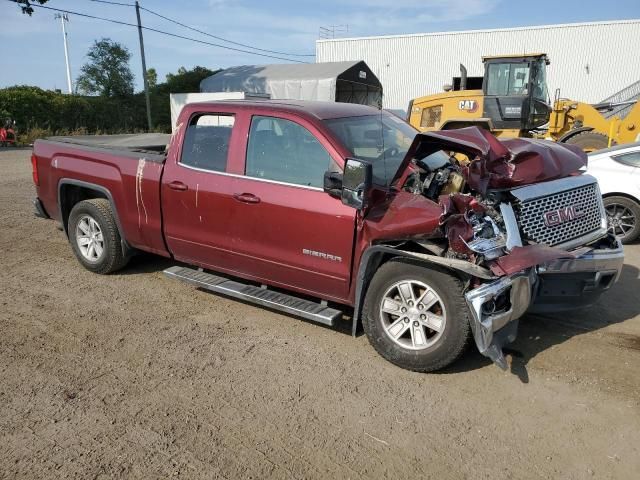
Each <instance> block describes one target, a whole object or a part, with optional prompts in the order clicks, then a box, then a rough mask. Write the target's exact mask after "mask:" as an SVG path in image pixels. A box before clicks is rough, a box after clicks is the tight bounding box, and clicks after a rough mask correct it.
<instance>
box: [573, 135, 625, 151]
mask: <svg viewBox="0 0 640 480" xmlns="http://www.w3.org/2000/svg"><path fill="white" fill-rule="evenodd" d="M564 143H567V144H569V145H575V146H577V147H580V148H581V149H582V150H584V152H585V153H591V152H595V151H596V150H602V149H603V148H608V147H609V137H607V136H606V135H603V134H602V133H598V132H580V133H577V134H575V135H574V136H572V137H570V138H569V139H567V141H566V142H564ZM615 144H616V142H611V145H615Z"/></svg>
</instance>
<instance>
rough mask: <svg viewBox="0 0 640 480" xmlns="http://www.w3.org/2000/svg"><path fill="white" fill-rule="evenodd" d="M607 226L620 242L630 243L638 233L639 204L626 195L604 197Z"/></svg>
mask: <svg viewBox="0 0 640 480" xmlns="http://www.w3.org/2000/svg"><path fill="white" fill-rule="evenodd" d="M604 208H605V210H606V212H607V226H608V227H609V232H611V233H613V234H614V235H615V236H616V237H618V238H619V239H620V241H621V242H622V243H631V242H633V241H634V240H635V239H636V238H638V236H639V235H640V205H638V203H636V202H634V201H633V200H631V199H630V198H627V197H616V196H614V197H606V198H605V199H604Z"/></svg>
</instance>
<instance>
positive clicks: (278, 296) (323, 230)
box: [32, 101, 623, 371]
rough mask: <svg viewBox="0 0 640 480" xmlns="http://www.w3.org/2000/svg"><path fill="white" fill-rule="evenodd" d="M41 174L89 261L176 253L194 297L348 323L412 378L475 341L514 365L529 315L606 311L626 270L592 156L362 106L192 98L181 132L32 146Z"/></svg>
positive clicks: (179, 272) (110, 262)
mask: <svg viewBox="0 0 640 480" xmlns="http://www.w3.org/2000/svg"><path fill="white" fill-rule="evenodd" d="M167 144H168V145H167ZM32 164H33V180H34V182H35V185H36V190H37V198H36V200H35V208H36V214H37V215H38V216H40V217H44V218H53V219H55V220H57V221H58V222H60V223H61V224H62V227H63V229H64V231H65V233H66V235H67V237H68V238H69V241H70V243H71V247H72V249H73V252H74V254H75V256H76V257H77V259H78V260H79V261H80V263H81V264H82V265H83V266H84V267H85V268H87V269H89V270H91V271H93V272H96V273H102V274H106V273H111V272H114V271H116V270H118V269H120V268H122V267H124V266H125V265H126V263H127V260H128V259H129V258H130V256H131V255H132V254H134V253H135V252H136V251H138V250H144V251H147V252H152V253H155V254H158V255H162V256H164V257H170V258H172V259H175V260H176V261H179V262H182V263H183V264H186V265H190V266H193V267H189V266H182V265H177V266H175V267H171V268H169V269H167V270H166V271H165V273H166V274H167V275H168V276H169V277H172V278H177V279H180V280H183V281H186V282H190V283H192V284H194V285H196V286H198V287H200V288H204V289H208V290H211V291H214V292H218V293H221V294H224V295H228V296H231V297H235V298H239V299H243V300H246V301H250V302H255V303H257V304H260V305H263V306H266V307H269V308H273V309H277V310H281V311H284V312H287V313H289V314H293V315H297V316H300V317H303V318H306V319H308V320H312V321H316V322H320V323H323V324H327V325H334V324H335V323H336V322H338V321H343V320H345V317H347V321H348V318H349V317H350V320H351V322H352V328H353V333H354V335H355V333H356V331H357V329H358V326H359V325H360V324H362V326H363V327H364V331H365V332H366V335H367V337H368V339H369V341H370V342H371V344H372V345H373V347H375V349H376V350H377V351H378V352H379V353H380V354H381V355H382V356H383V357H385V358H386V359H388V360H389V361H391V362H393V363H394V364H396V365H399V366H401V367H403V368H407V369H412V370H416V371H432V370H436V369H441V368H443V367H445V366H447V365H448V364H450V363H451V362H453V361H454V360H455V359H456V358H458V357H459V355H460V354H461V352H462V351H463V349H464V348H465V346H466V345H467V343H468V341H469V340H470V339H471V338H473V339H474V340H475V343H476V345H477V347H478V349H479V351H480V352H481V353H482V354H484V355H486V356H488V357H489V358H491V359H492V360H493V361H494V362H496V363H497V364H498V365H499V366H501V367H502V368H506V361H505V358H504V355H503V352H502V347H503V345H505V344H506V343H508V342H511V341H513V340H514V339H515V337H516V333H517V326H518V318H519V317H520V316H521V315H523V314H524V313H525V312H526V311H530V310H546V311H555V310H562V309H566V308H574V307H582V306H585V305H588V304H590V303H593V302H594V301H596V300H597V298H598V296H599V295H600V294H601V293H602V292H604V291H605V290H607V289H608V288H609V287H611V285H612V284H613V283H614V282H615V281H616V280H617V278H618V276H619V273H620V270H621V268H622V264H623V251H622V246H621V244H620V242H619V241H617V239H616V238H614V237H612V236H611V235H608V234H607V228H606V227H607V226H606V220H605V212H604V208H603V205H602V199H601V197H600V193H599V190H598V184H597V182H596V180H595V179H594V178H593V177H590V176H588V175H586V174H584V167H585V165H586V157H585V155H584V154H583V153H582V152H581V151H579V150H577V149H573V148H572V147H571V146H565V145H560V144H555V143H550V142H544V141H538V140H525V139H510V140H502V141H500V140H498V139H496V138H495V137H493V136H491V134H489V133H488V132H485V131H482V130H479V129H477V128H475V127H474V128H466V129H461V130H455V131H442V132H431V133H424V134H418V132H417V131H416V130H414V129H413V128H412V127H411V126H409V125H408V124H406V123H405V122H404V121H403V120H401V119H399V118H397V117H395V116H393V115H391V114H389V113H386V112H381V111H379V110H375V109H372V108H369V107H365V106H361V105H352V104H344V103H320V102H297V101H255V102H251V101H221V102H214V103H201V104H191V105H187V106H186V107H185V108H184V109H183V111H182V113H181V115H180V117H179V120H178V127H177V130H176V131H175V133H174V134H173V135H172V136H171V137H169V136H167V137H166V138H162V137H160V138H157V136H156V137H153V136H151V137H150V136H146V135H143V136H115V137H111V136H108V137H92V138H78V137H68V138H57V139H56V138H52V139H47V140H39V141H37V142H36V143H35V145H34V148H33V156H32ZM214 272H215V273H214Z"/></svg>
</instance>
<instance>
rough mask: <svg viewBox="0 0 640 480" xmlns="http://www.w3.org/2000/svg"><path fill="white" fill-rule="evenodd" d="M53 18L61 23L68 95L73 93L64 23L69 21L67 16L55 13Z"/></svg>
mask: <svg viewBox="0 0 640 480" xmlns="http://www.w3.org/2000/svg"><path fill="white" fill-rule="evenodd" d="M53 18H55V19H58V18H59V19H60V22H61V23H62V36H63V38H64V61H65V63H66V65H67V88H68V89H69V93H73V86H72V85H71V65H69V45H67V29H66V27H65V23H66V22H68V21H69V15H67V14H66V12H65V13H56V14H55V15H54V16H53Z"/></svg>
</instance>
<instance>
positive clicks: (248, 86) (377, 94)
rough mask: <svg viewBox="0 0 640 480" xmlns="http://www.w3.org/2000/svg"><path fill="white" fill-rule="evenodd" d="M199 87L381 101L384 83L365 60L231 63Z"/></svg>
mask: <svg viewBox="0 0 640 480" xmlns="http://www.w3.org/2000/svg"><path fill="white" fill-rule="evenodd" d="M200 91H201V92H247V93H254V94H269V95H270V96H271V98H272V99H289V100H321V101H331V102H345V103H360V104H364V105H371V106H374V107H377V108H380V107H381V105H382V84H381V83H380V81H379V80H378V78H377V77H376V76H375V75H374V74H373V72H372V71H371V69H370V68H369V67H368V66H367V64H366V63H365V62H363V61H349V62H327V63H305V64H273V65H243V66H240V67H231V68H227V69H226V70H222V71H221V72H218V73H216V74H215V75H212V76H210V77H208V78H205V79H204V80H202V81H201V82H200Z"/></svg>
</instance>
